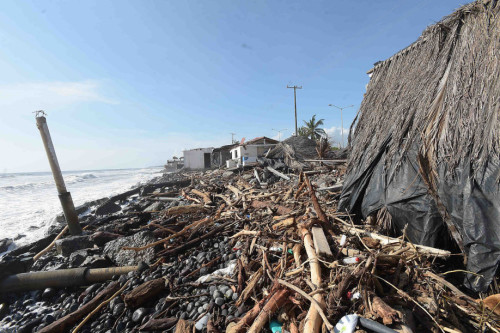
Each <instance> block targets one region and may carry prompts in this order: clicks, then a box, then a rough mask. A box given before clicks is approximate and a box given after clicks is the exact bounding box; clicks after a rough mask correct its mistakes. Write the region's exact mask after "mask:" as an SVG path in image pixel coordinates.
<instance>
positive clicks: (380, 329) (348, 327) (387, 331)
mask: <svg viewBox="0 0 500 333" xmlns="http://www.w3.org/2000/svg"><path fill="white" fill-rule="evenodd" d="M358 322H359V325H360V326H362V327H364V328H368V329H369V330H372V331H373V332H376V333H396V331H395V330H393V329H391V328H389V327H387V326H385V325H382V324H380V323H377V322H376V321H374V320H370V319H366V318H363V317H360V316H358V315H357V314H350V315H346V316H343V317H342V318H340V320H339V321H338V323H337V325H335V327H334V328H333V332H334V333H353V332H354V331H355V330H356V325H357V324H358Z"/></svg>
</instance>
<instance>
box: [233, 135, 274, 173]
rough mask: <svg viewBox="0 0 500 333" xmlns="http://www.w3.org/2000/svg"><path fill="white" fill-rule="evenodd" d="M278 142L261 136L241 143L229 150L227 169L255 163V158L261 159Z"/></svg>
mask: <svg viewBox="0 0 500 333" xmlns="http://www.w3.org/2000/svg"><path fill="white" fill-rule="evenodd" d="M277 143H278V141H276V140H273V139H270V138H268V137H265V136H262V137H259V138H255V139H253V140H250V141H248V142H246V143H242V144H240V145H239V146H237V147H234V148H233V149H231V157H232V159H231V160H228V161H227V162H226V164H227V167H228V168H230V167H234V166H240V165H243V166H245V165H251V164H254V163H256V162H257V157H262V156H264V155H265V153H266V152H267V151H268V150H269V149H270V148H272V147H274V146H276V144H277Z"/></svg>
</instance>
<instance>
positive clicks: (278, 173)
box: [267, 166, 290, 180]
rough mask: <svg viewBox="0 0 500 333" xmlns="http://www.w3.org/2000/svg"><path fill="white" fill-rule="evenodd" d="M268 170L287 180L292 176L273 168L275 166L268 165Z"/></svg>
mask: <svg viewBox="0 0 500 333" xmlns="http://www.w3.org/2000/svg"><path fill="white" fill-rule="evenodd" d="M267 170H269V171H271V172H272V173H274V174H275V175H276V176H278V177H281V178H283V179H285V180H290V177H288V176H287V175H285V174H282V173H281V172H279V171H278V170H276V169H275V168H273V167H270V166H268V167H267Z"/></svg>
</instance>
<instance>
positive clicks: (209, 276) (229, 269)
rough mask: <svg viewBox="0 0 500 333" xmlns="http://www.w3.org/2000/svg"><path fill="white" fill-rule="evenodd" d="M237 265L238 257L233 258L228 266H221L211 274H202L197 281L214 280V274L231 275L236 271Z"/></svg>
mask: <svg viewBox="0 0 500 333" xmlns="http://www.w3.org/2000/svg"><path fill="white" fill-rule="evenodd" d="M236 265H237V260H236V259H235V260H231V261H230V262H229V264H228V265H227V267H226V268H221V269H218V270H216V271H214V272H212V273H211V274H207V275H203V276H200V278H199V279H198V280H196V282H201V283H204V282H212V280H213V279H214V276H230V275H232V274H233V273H234V271H235V269H236Z"/></svg>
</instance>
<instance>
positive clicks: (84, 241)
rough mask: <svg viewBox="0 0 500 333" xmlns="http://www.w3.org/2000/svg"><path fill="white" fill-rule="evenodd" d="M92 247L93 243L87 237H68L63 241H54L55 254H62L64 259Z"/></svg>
mask: <svg viewBox="0 0 500 333" xmlns="http://www.w3.org/2000/svg"><path fill="white" fill-rule="evenodd" d="M92 247H94V242H92V241H91V240H90V237H89V236H87V235H86V236H70V237H66V238H63V239H58V240H57V241H56V250H57V253H59V254H62V255H63V256H65V257H68V256H70V255H71V253H73V252H75V251H78V250H82V249H88V248H92Z"/></svg>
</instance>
